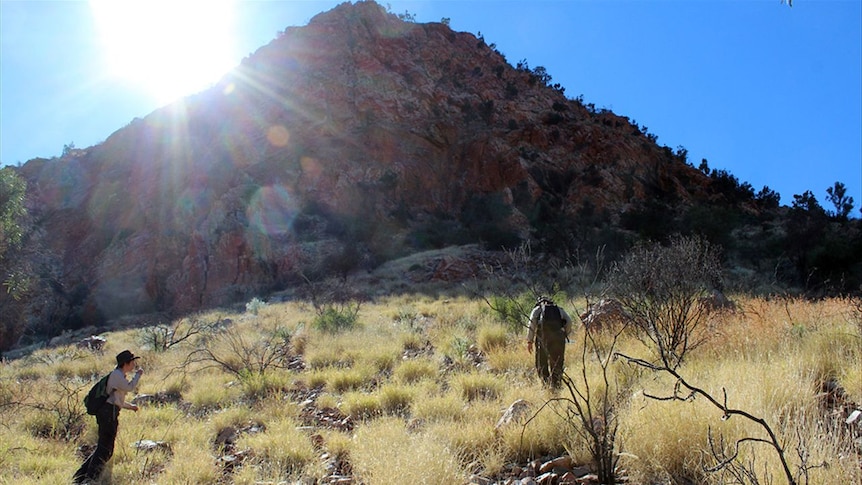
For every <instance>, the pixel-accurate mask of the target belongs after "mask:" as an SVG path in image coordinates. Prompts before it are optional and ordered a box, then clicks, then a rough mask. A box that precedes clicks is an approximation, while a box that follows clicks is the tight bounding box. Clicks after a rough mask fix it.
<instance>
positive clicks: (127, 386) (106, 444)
mask: <svg viewBox="0 0 862 485" xmlns="http://www.w3.org/2000/svg"><path fill="white" fill-rule="evenodd" d="M139 358H140V357H139V356H137V355H135V354H133V353H132V352H131V351H128V350H124V351H122V352H120V353H119V354H117V368H116V369H114V370H113V371H111V373H110V375H109V376H108V383H107V392H108V399H107V401H105V404H104V405H102V406H101V407H100V408H99V409H98V411H96V424H98V425H99V442H98V444H97V445H96V449H95V450H94V451H93V454H91V455H90V457H89V458H87V461H85V462H84V464H83V465H81V468H79V469H78V471H77V472H75V476H74V478H73V482H74V483H84V482H86V481H89V480H92V481H95V480H97V479H98V478H99V475H101V474H102V470H103V469H104V468H105V463H106V462H107V461H108V460H110V459H111V456H113V455H114V440H115V439H116V438H117V427H118V425H119V420H118V418H119V416H120V410H121V409H131V410H132V411H137V410H138V406H136V405H134V404H131V403H127V402H126V394H127V393H128V392H129V391H132V390H134V389H135V388H136V387H138V381H139V380H140V379H141V374H143V373H144V370H143V369H141V368H140V367H137V362H136V361H137V360H138V359H139ZM136 367H137V368H136ZM132 371H135V376H134V377H133V378H132V380H131V381H129V380H127V379H126V374H128V373H129V372H132Z"/></svg>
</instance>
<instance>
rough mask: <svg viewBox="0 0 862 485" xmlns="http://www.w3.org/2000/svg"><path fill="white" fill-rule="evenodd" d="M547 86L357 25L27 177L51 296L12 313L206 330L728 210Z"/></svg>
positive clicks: (411, 28)
mask: <svg viewBox="0 0 862 485" xmlns="http://www.w3.org/2000/svg"><path fill="white" fill-rule="evenodd" d="M547 84H548V83H547V79H546V78H544V77H543V73H542V72H541V71H539V70H532V71H531V70H530V69H529V68H527V67H526V66H517V67H513V66H512V65H510V64H509V63H508V62H507V61H506V59H505V58H504V57H503V56H502V55H501V54H500V53H498V52H496V51H495V50H494V49H492V48H491V47H489V46H488V45H487V44H485V42H484V41H483V40H481V39H477V38H476V37H475V36H474V35H472V34H469V33H463V32H454V31H452V30H451V29H450V28H449V27H448V26H446V25H443V24H439V23H428V24H418V23H410V22H403V21H401V20H399V19H398V18H397V17H396V16H394V15H391V14H388V13H386V11H385V10H384V9H382V8H381V7H380V6H379V5H377V4H375V3H373V2H359V3H356V4H354V5H350V4H343V5H340V6H338V7H337V8H335V9H334V10H332V11H329V12H326V13H322V14H320V15H318V16H316V17H315V18H313V19H312V20H311V22H310V23H309V24H308V25H307V26H305V27H301V28H290V29H288V30H287V31H286V32H285V33H284V34H283V35H281V36H280V37H279V38H278V39H276V40H274V41H272V42H271V43H270V44H269V45H267V46H264V47H262V48H260V49H259V50H258V51H257V52H255V53H254V54H253V55H252V56H250V57H248V58H247V59H245V60H244V61H243V62H242V64H241V65H240V66H239V67H238V68H237V69H235V70H234V71H233V72H232V73H231V74H229V75H228V76H226V77H225V78H224V79H222V80H221V82H219V83H218V85H216V86H214V87H213V88H211V89H209V90H207V91H205V92H202V93H200V94H197V95H195V96H191V97H189V98H187V99H185V100H183V101H181V102H177V103H175V104H173V105H170V106H167V107H165V108H163V109H160V110H158V111H156V112H154V113H151V114H150V115H148V116H146V117H145V118H143V119H136V120H134V121H133V122H132V123H131V124H129V125H128V126H126V127H124V128H122V129H120V130H118V131H117V132H115V133H114V134H113V135H111V136H110V137H109V138H108V139H107V140H106V141H105V142H104V143H102V144H100V145H97V146H94V147H90V148H88V149H84V150H79V151H77V152H76V153H74V154H70V155H69V156H66V157H64V158H61V159H52V160H44V159H37V160H32V161H30V162H28V163H27V164H25V165H24V166H23V167H22V168H21V169H20V174H21V175H22V176H23V177H25V178H26V179H27V181H28V186H29V207H30V211H31V214H32V215H33V217H34V224H35V227H36V230H35V231H34V232H33V233H32V234H31V236H30V241H29V244H30V247H34V248H38V251H32V252H31V254H30V256H29V257H30V258H31V261H29V263H28V264H29V266H28V267H29V268H30V270H31V271H32V272H33V274H34V275H36V276H37V280H38V282H37V283H36V285H35V286H34V287H33V290H32V291H31V292H30V294H29V296H27V297H26V298H24V299H22V300H21V301H13V300H10V299H8V298H6V299H4V300H0V306H2V313H3V314H4V315H9V316H10V317H11V318H13V319H17V320H16V321H20V322H22V325H24V324H26V326H27V327H28V328H49V327H52V326H53V327H67V328H68V327H80V326H83V325H90V324H92V325H101V324H103V323H104V322H105V321H107V320H109V319H113V318H117V317H119V316H122V315H128V314H136V313H148V312H155V311H163V312H175V313H179V312H188V311H194V310H198V309H201V308H206V307H212V306H216V305H224V304H226V303H230V302H235V301H242V300H248V299H250V298H251V297H253V296H257V295H261V294H263V293H265V292H267V291H270V290H273V289H278V288H282V287H285V286H286V285H290V284H292V283H294V282H296V281H298V279H299V277H300V275H305V276H308V277H316V276H320V275H321V274H324V273H326V272H329V271H342V272H346V271H349V270H352V269H355V268H357V267H370V266H373V265H375V264H379V263H381V262H383V261H385V260H386V259H388V258H391V257H394V256H398V255H402V254H405V253H408V252H410V251H412V250H415V249H426V248H429V247H434V246H440V245H444V244H448V243H458V242H468V241H472V242H475V241H477V240H484V241H485V242H486V243H488V244H489V246H494V245H495V244H497V243H500V242H501V241H502V242H503V243H506V244H514V243H517V242H518V241H520V240H527V239H534V238H538V237H539V236H537V235H536V233H535V231H536V229H537V228H539V227H541V226H542V225H543V224H548V223H549V221H554V220H568V221H573V220H574V221H576V220H577V219H578V218H579V217H582V216H583V215H584V214H590V215H591V216H592V217H601V218H605V219H607V220H608V221H609V222H615V221H618V220H619V218H620V216H621V214H625V213H626V212H627V211H630V210H632V209H633V208H635V207H637V206H639V205H640V204H642V203H643V202H644V201H647V200H650V199H652V198H656V197H658V198H665V199H673V200H676V201H682V202H683V203H684V202H685V201H688V200H700V199H706V198H708V197H709V196H710V194H709V193H708V192H707V189H708V185H707V181H706V178H705V176H704V175H703V174H701V173H700V172H699V171H697V170H695V169H693V168H692V167H690V166H688V165H687V164H686V163H684V160H682V159H681V158H680V157H678V156H676V155H675V154H674V153H672V152H671V151H670V150H668V149H667V148H666V147H659V146H657V145H656V144H655V143H654V139H651V138H650V137H649V136H648V135H646V134H644V133H642V132H641V131H640V130H639V128H638V127H637V126H634V125H632V124H631V123H630V122H629V120H628V119H627V118H624V117H621V116H617V115H615V114H613V113H611V112H596V111H595V110H592V109H589V108H588V107H585V106H584V105H583V104H582V103H581V102H579V101H577V100H571V99H567V98H566V97H565V96H564V94H563V93H562V92H561V90H560V89H555V88H554V87H550V86H548V85H547ZM563 227H564V229H563V231H565V230H566V229H565V227H569V226H563ZM18 334H20V332H18ZM19 336H20V335H7V336H6V337H5V338H6V340H5V341H4V342H0V348H2V347H8V346H9V345H11V344H13V343H14V341H15V340H16V339H17V338H18V337H19Z"/></svg>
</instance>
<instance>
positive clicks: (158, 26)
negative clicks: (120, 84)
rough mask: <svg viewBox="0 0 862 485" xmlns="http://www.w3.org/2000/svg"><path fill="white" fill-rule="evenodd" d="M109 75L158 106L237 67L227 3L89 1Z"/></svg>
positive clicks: (214, 0)
mask: <svg viewBox="0 0 862 485" xmlns="http://www.w3.org/2000/svg"><path fill="white" fill-rule="evenodd" d="M90 8H91V10H92V12H93V16H94V18H95V23H96V27H97V29H98V32H99V36H100V39H101V43H102V49H103V52H104V56H105V61H106V64H107V69H108V71H109V72H108V74H109V75H110V76H112V77H116V78H119V79H122V80H124V81H126V82H129V83H133V84H135V85H138V86H139V87H140V88H141V89H143V90H144V91H145V92H147V93H149V94H150V95H151V96H152V97H153V98H154V99H155V100H156V101H158V102H159V103H167V102H170V101H173V100H175V99H177V98H180V97H182V96H185V95H189V94H193V93H195V92H198V91H200V90H202V89H204V88H206V87H208V86H210V85H211V84H213V83H215V82H217V81H218V79H219V78H220V77H221V76H222V75H223V74H224V73H225V72H227V71H228V70H230V69H231V68H232V67H234V65H235V64H236V61H235V60H234V59H235V55H234V49H235V47H234V44H235V43H234V34H233V23H232V22H233V9H234V4H233V2H232V1H230V0H207V1H193V0H90Z"/></svg>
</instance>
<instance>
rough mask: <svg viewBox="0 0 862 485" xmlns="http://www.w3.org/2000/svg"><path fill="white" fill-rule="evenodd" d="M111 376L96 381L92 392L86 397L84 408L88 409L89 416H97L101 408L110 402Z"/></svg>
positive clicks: (91, 389)
mask: <svg viewBox="0 0 862 485" xmlns="http://www.w3.org/2000/svg"><path fill="white" fill-rule="evenodd" d="M110 376H111V374H108V375H106V376H105V377H102V378H101V379H99V380H98V381H96V383H95V384H93V387H91V388H90V392H88V393H87V395H86V396H84V407H85V408H87V414H89V415H91V416H92V415H95V414H96V412H97V411H99V408H101V407H102V406H104V405H105V403H106V402H108V377H110Z"/></svg>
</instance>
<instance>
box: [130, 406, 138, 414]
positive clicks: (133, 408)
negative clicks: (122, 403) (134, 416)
mask: <svg viewBox="0 0 862 485" xmlns="http://www.w3.org/2000/svg"><path fill="white" fill-rule="evenodd" d="M131 409H132V411H134V412H138V405H137V404H132V408H131Z"/></svg>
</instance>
